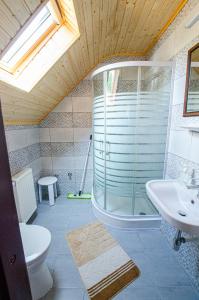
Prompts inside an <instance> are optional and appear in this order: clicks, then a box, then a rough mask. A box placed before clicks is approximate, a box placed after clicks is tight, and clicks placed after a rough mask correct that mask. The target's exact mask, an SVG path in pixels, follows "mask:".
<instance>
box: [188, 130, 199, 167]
mask: <svg viewBox="0 0 199 300" xmlns="http://www.w3.org/2000/svg"><path fill="white" fill-rule="evenodd" d="M189 157H190V158H189V159H190V160H191V161H194V162H195V163H199V133H197V132H193V133H192V142H191V151H190V156H189Z"/></svg>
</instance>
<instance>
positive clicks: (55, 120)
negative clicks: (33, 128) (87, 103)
mask: <svg viewBox="0 0 199 300" xmlns="http://www.w3.org/2000/svg"><path fill="white" fill-rule="evenodd" d="M40 126H41V127H47V128H64V127H66V128H71V127H73V119H72V113H71V112H51V113H50V114H49V115H48V116H47V118H46V119H45V120H43V121H42V123H41V124H40Z"/></svg>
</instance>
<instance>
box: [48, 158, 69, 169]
mask: <svg viewBox="0 0 199 300" xmlns="http://www.w3.org/2000/svg"><path fill="white" fill-rule="evenodd" d="M52 163H53V169H60V170H61V169H66V170H67V169H74V161H73V157H70V156H68V157H53V158H52Z"/></svg>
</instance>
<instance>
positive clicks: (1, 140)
mask: <svg viewBox="0 0 199 300" xmlns="http://www.w3.org/2000/svg"><path fill="white" fill-rule="evenodd" d="M0 299H3V300H9V299H10V300H31V299H32V297H31V292H30V285H29V280H28V274H27V269H26V263H25V257H24V252H23V246H22V241H21V235H20V231H19V223H18V217H17V212H16V207H15V201H14V195H13V189H12V181H11V174H10V167H9V161H8V152H7V146H6V139H5V132H4V125H3V117H2V110H1V105H0Z"/></svg>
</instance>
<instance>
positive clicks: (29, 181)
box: [12, 168, 37, 223]
mask: <svg viewBox="0 0 199 300" xmlns="http://www.w3.org/2000/svg"><path fill="white" fill-rule="evenodd" d="M12 182H13V190H14V197H15V203H16V208H17V214H18V218H19V222H25V223H26V222H27V221H28V220H29V219H30V217H31V216H32V214H33V213H34V212H35V210H36V209H37V202H36V196H35V188H34V181H33V175H32V169H30V168H27V169H24V170H23V171H21V172H20V173H18V174H16V175H15V176H13V177H12Z"/></svg>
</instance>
